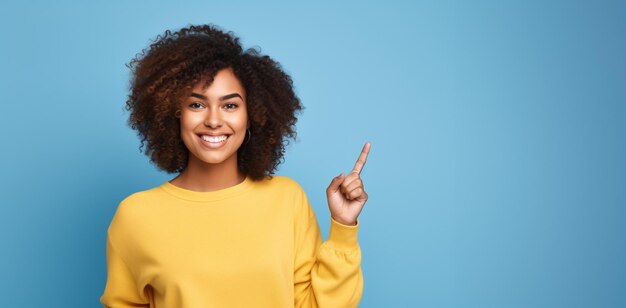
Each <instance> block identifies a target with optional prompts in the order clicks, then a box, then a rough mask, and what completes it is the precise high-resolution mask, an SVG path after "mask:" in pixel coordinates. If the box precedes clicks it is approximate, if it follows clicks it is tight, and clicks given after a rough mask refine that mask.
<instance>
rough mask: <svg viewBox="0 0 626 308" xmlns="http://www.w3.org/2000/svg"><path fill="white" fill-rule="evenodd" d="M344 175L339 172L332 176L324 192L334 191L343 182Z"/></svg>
mask: <svg viewBox="0 0 626 308" xmlns="http://www.w3.org/2000/svg"><path fill="white" fill-rule="evenodd" d="M344 177H345V176H344V174H343V172H342V173H341V174H339V175H338V176H336V177H334V178H333V180H332V181H330V185H328V188H326V193H334V192H336V191H337V190H338V189H339V187H340V186H341V183H343V180H344Z"/></svg>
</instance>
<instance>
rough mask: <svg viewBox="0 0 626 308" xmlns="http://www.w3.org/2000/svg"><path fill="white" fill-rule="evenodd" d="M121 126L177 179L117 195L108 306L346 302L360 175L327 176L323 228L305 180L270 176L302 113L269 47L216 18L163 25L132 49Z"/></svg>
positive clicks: (357, 259)
mask: <svg viewBox="0 0 626 308" xmlns="http://www.w3.org/2000/svg"><path fill="white" fill-rule="evenodd" d="M129 67H130V68H131V69H132V70H133V79H132V80H131V93H130V95H129V97H128V100H127V102H126V107H127V110H129V111H130V112H131V114H130V118H129V124H130V126H131V127H132V128H133V129H136V130H137V132H138V134H139V136H140V138H141V146H140V149H141V147H143V146H144V143H145V145H147V147H146V150H145V154H146V155H148V156H150V159H151V160H152V162H153V163H154V164H155V165H156V166H157V167H159V168H160V169H162V170H164V171H166V172H168V173H178V174H177V176H176V177H175V178H173V179H172V180H170V181H166V182H164V183H163V184H161V185H159V186H157V187H153V188H151V189H148V190H144V191H139V192H136V193H134V194H132V195H130V196H128V197H126V198H125V199H124V200H122V201H121V202H120V204H119V205H118V208H117V211H116V212H115V215H114V217H113V219H112V221H111V224H110V226H109V229H108V234H107V243H106V245H107V246H106V247H107V268H108V277H107V281H106V286H105V289H104V293H103V294H102V296H101V298H100V301H101V303H102V304H103V305H105V306H106V307H356V306H357V305H358V303H359V301H360V299H361V295H362V292H363V274H362V270H361V249H360V247H359V244H358V240H357V234H358V228H359V221H358V219H357V217H358V215H359V214H360V212H361V210H362V209H363V205H364V204H365V202H366V201H367V199H368V196H367V193H366V192H365V190H364V188H363V183H362V181H361V179H360V172H361V170H362V168H363V166H364V165H365V161H366V158H367V155H368V153H369V148H370V145H369V143H368V144H366V145H365V146H364V147H363V150H362V152H361V155H360V156H359V159H358V160H357V163H356V164H355V166H354V168H353V170H352V172H350V174H349V175H347V176H344V175H343V173H342V174H341V175H339V176H337V177H335V178H334V179H332V181H331V182H330V185H329V186H328V188H327V190H326V195H327V199H328V206H329V210H330V212H331V217H330V221H331V227H330V233H329V237H328V239H327V240H326V241H325V242H322V237H321V233H320V230H319V225H318V222H317V218H316V215H315V213H314V212H313V209H312V207H311V205H310V204H309V201H308V199H307V197H306V194H305V192H304V190H303V189H302V187H301V186H300V185H299V184H298V183H297V182H296V181H294V180H292V179H291V178H289V177H287V176H274V175H273V173H274V171H275V169H276V167H277V166H278V164H279V163H280V162H281V159H282V157H283V153H284V148H285V145H286V143H287V140H288V139H289V138H295V136H296V132H295V129H294V126H295V123H296V120H297V118H296V113H297V112H298V111H300V110H301V109H302V106H301V105H300V100H299V99H298V97H297V96H296V95H295V94H294V90H293V84H292V81H291V78H290V77H289V76H288V75H287V74H286V73H285V72H283V70H282V69H281V67H280V65H279V64H278V63H277V62H275V61H274V60H272V59H271V58H270V57H269V56H266V55H261V54H259V53H258V52H257V51H255V50H246V51H243V49H242V48H241V46H240V45H239V40H238V38H236V37H235V36H234V35H233V34H232V33H231V32H229V33H225V32H223V31H221V30H220V29H218V28H217V27H215V26H212V25H203V26H190V27H188V28H183V29H181V30H179V31H177V32H174V33H172V32H170V31H166V32H165V34H164V35H163V36H160V37H158V39H157V41H156V42H154V43H153V44H151V45H150V47H149V48H148V49H147V50H146V51H144V52H143V53H142V54H141V55H139V56H138V57H137V58H135V59H133V60H132V61H131V62H130V65H129Z"/></svg>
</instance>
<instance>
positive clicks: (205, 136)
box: [202, 135, 226, 142]
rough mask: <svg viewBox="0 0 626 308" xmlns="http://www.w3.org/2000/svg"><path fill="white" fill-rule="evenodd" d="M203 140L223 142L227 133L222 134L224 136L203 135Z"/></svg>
mask: <svg viewBox="0 0 626 308" xmlns="http://www.w3.org/2000/svg"><path fill="white" fill-rule="evenodd" d="M202 140H204V141H208V142H222V141H224V140H226V135H222V136H207V135H202Z"/></svg>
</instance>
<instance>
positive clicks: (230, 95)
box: [191, 93, 243, 101]
mask: <svg viewBox="0 0 626 308" xmlns="http://www.w3.org/2000/svg"><path fill="white" fill-rule="evenodd" d="M191 96H192V97H195V98H199V99H203V100H205V101H206V100H208V99H209V98H208V97H206V96H204V95H202V94H200V93H191ZM233 97H239V98H241V100H243V97H241V95H239V93H231V94H228V95H224V96H222V97H220V98H219V100H220V101H223V100H226V99H229V98H233Z"/></svg>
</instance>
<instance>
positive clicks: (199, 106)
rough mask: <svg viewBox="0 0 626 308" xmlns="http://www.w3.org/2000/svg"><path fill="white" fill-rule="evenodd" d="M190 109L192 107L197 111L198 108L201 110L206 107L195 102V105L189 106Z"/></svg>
mask: <svg viewBox="0 0 626 308" xmlns="http://www.w3.org/2000/svg"><path fill="white" fill-rule="evenodd" d="M189 107H191V108H193V109H197V108H201V107H204V106H202V104H200V103H198V102H193V103H191V104H189Z"/></svg>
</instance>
